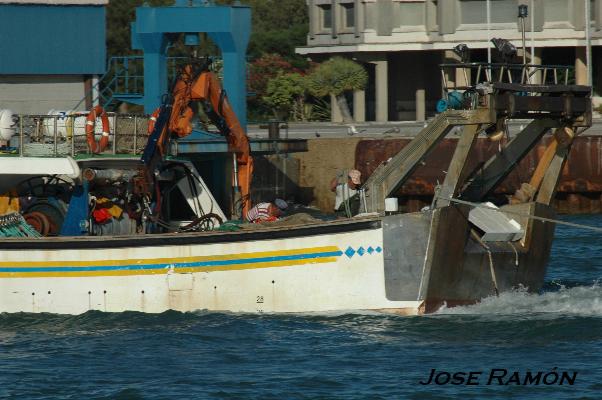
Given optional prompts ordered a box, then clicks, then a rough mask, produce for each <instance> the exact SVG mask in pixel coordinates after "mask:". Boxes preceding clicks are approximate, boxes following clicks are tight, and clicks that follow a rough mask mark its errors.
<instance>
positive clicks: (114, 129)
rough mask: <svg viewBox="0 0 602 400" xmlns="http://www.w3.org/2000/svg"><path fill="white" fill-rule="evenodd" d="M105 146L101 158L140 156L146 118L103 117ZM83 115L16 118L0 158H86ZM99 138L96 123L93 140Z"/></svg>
mask: <svg viewBox="0 0 602 400" xmlns="http://www.w3.org/2000/svg"><path fill="white" fill-rule="evenodd" d="M107 114H108V117H109V125H110V129H109V130H110V132H109V145H108V147H107V148H106V149H105V150H104V151H103V152H102V153H101V155H130V156H136V155H140V154H142V152H143V150H144V147H145V146H146V142H147V139H148V134H147V132H148V121H149V116H148V115H139V114H116V113H107ZM86 117H87V113H85V112H74V113H69V114H65V113H58V114H52V115H18V116H16V119H17V121H16V124H15V135H14V136H13V137H12V138H11V140H10V141H9V142H8V143H7V145H6V146H3V147H2V148H1V149H0V154H3V155H18V156H22V157H64V156H72V157H77V156H83V155H90V154H91V151H90V148H89V145H88V139H87V136H86V121H87V119H86ZM101 136H102V124H101V123H100V120H97V122H96V126H95V131H94V139H95V140H96V141H97V142H98V141H99V140H100V138H101Z"/></svg>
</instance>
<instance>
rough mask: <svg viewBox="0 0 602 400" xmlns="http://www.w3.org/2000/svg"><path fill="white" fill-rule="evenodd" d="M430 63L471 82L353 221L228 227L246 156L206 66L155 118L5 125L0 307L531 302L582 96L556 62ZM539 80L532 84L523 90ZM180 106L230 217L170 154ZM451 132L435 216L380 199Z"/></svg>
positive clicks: (286, 308)
mask: <svg viewBox="0 0 602 400" xmlns="http://www.w3.org/2000/svg"><path fill="white" fill-rule="evenodd" d="M441 68H442V71H444V70H446V69H452V70H454V71H456V70H457V71H471V74H470V75H469V76H471V77H472V78H471V79H470V80H468V81H469V83H468V84H467V85H466V86H464V87H461V86H456V85H451V84H450V85H448V84H447V82H445V80H444V88H443V89H444V90H443V92H444V94H445V97H444V99H442V102H441V104H440V105H439V106H440V108H441V109H440V111H441V112H440V113H439V114H438V115H437V116H436V117H435V118H434V119H433V120H432V121H430V123H429V124H428V125H427V126H426V127H425V128H424V129H423V130H422V131H421V132H420V133H419V134H418V135H416V137H415V138H414V139H413V141H412V142H411V143H410V144H408V145H407V146H406V147H404V148H403V149H402V150H401V151H400V152H399V153H398V154H397V155H395V156H394V157H392V158H391V159H389V160H388V161H387V162H385V163H383V164H382V165H381V166H379V167H378V168H377V169H376V171H375V172H374V173H373V174H372V175H371V176H370V177H369V178H368V180H367V181H366V182H365V184H364V185H363V186H362V188H361V190H360V194H361V207H360V208H361V213H360V214H359V215H357V216H354V217H351V218H342V219H330V220H321V219H311V220H309V219H304V220H297V221H296V220H294V219H288V220H286V218H285V219H283V221H284V222H288V223H282V222H281V221H279V222H275V223H266V224H261V225H260V226H254V225H252V224H246V225H245V224H234V223H232V221H231V220H229V219H228V217H230V219H233V218H232V216H233V217H234V219H239V218H240V217H241V216H242V215H243V214H241V211H242V210H240V208H242V207H244V208H248V207H249V205H250V204H249V200H248V199H249V193H250V191H252V179H251V176H252V166H253V163H252V155H251V153H250V146H249V143H248V138H247V137H246V135H244V131H242V133H241V128H240V126H239V125H237V120H236V116H235V115H233V113H231V110H230V108H229V106H228V104H227V98H226V97H225V96H223V95H222V94H221V89H219V88H216V86H215V85H217V82H216V81H214V80H213V78H212V77H210V76H208V75H205V71H195V70H193V69H190V68H189V69H187V70H185V73H186V74H187V75H186V76H185V77H184V78H181V79H180V81H179V82H180V84H179V85H180V86H178V85H176V88H175V89H174V99H173V101H171V102H169V103H167V104H164V105H163V106H162V107H161V108H160V109H159V110H158V111H157V113H156V114H155V115H153V116H151V117H150V118H148V117H147V118H143V117H132V116H122V115H121V116H120V115H115V116H112V117H111V116H107V115H106V113H104V111H103V110H101V109H97V110H93V111H92V112H90V113H85V114H83V115H77V114H70V115H67V116H57V115H51V116H24V115H21V116H17V117H16V118H15V120H16V125H14V126H11V127H8V128H7V127H5V129H6V130H8V129H13V130H14V131H15V136H14V138H16V139H13V140H11V142H10V143H11V144H13V143H15V146H13V147H6V148H5V151H6V153H7V154H4V155H3V156H2V157H0V165H1V166H2V168H1V169H0V171H1V172H0V173H1V174H2V179H1V182H2V183H1V190H0V191H1V192H3V193H6V194H5V195H4V196H3V200H2V204H3V208H4V210H3V211H4V214H5V216H4V217H2V219H1V220H0V231H1V232H2V233H3V236H5V237H4V238H3V239H2V241H1V242H0V312H33V313H39V312H48V313H67V314H79V313H84V312H86V311H89V310H101V311H107V312H121V311H126V310H131V311H140V312H162V311H165V310H169V309H172V310H179V311H194V310H211V311H232V312H250V313H255V312H270V313H272V312H273V313H279V312H299V313H301V312H330V311H348V310H375V311H382V312H389V313H397V314H403V315H416V314H423V313H431V312H434V311H436V310H437V309H438V308H439V307H441V306H442V305H447V306H454V305H460V304H470V303H474V302H477V301H479V300H480V299H482V298H484V297H487V296H492V295H496V294H498V293H500V292H503V291H508V290H513V289H515V288H517V287H524V288H527V289H528V290H530V291H538V290H539V289H540V288H541V286H542V284H543V280H544V276H545V273H546V264H547V261H548V258H549V255H550V248H551V244H552V240H553V235H554V223H551V222H547V221H548V220H549V219H552V218H553V217H554V210H553V208H552V207H551V205H550V203H551V201H552V199H553V196H554V192H555V188H556V185H557V183H558V179H559V176H560V173H561V171H562V168H563V166H564V163H565V161H566V159H567V156H568V154H569V151H570V147H571V143H572V140H573V138H574V137H575V135H578V134H579V133H580V132H581V131H583V130H584V129H586V128H587V127H589V126H590V125H591V99H590V93H591V89H590V87H586V86H579V85H569V84H568V82H565V81H559V79H562V78H559V77H562V76H564V75H563V74H562V72H563V71H564V70H565V69H564V67H557V66H535V65H518V66H517V65H506V64H479V63H457V64H453V65H452V64H449V65H442V66H441ZM536 74H538V75H539V76H540V82H539V83H531V82H532V77H533V76H535V75H536ZM444 76H445V74H444ZM541 76H543V78H541ZM567 76H568V75H567ZM201 77H203V78H202V79H204V80H202V79H201ZM513 77H514V78H515V79H514V81H513V80H512V78H513ZM517 77H518V78H517ZM200 81H202V82H204V83H203V85H206V84H209V85H210V86H211V85H213V87H214V89H212V90H211V91H209V95H207V94H203V93H205V92H203V91H196V90H195V88H196V89H198V86H197V85H198V84H199V82H200ZM178 93H179V94H181V93H187V95H188V96H189V98H187V99H182V98H179V97H178ZM190 93H192V95H190ZM195 93H196V94H195ZM191 101H203V102H204V103H208V104H209V105H210V107H209V108H210V109H209V114H211V112H213V113H215V115H213V118H212V120H214V123H215V125H216V126H217V127H218V128H219V130H220V132H221V133H222V135H224V136H225V137H226V140H227V141H228V147H229V150H230V151H231V153H232V154H233V155H234V157H233V166H232V170H231V177H232V182H233V186H234V189H235V191H234V193H235V194H234V195H233V196H232V197H233V200H232V202H231V204H230V210H227V211H226V212H224V211H223V210H222V208H221V207H220V205H218V203H217V202H216V200H215V197H214V196H213V194H212V188H210V187H209V186H208V185H207V184H205V181H204V180H203V178H202V176H201V174H200V173H199V171H198V170H197V168H196V167H195V165H194V163H193V162H192V161H191V159H190V158H188V157H186V156H184V155H182V154H179V153H178V148H179V146H178V143H179V141H181V140H182V139H183V138H184V137H185V136H186V135H187V134H188V133H189V130H188V129H189V123H190V117H191V116H190V114H191V113H190V112H189V111H188V109H189V108H188V107H189V103H190V102H191ZM111 118H112V119H113V124H112V127H111V124H108V123H107V122H106V121H108V120H110V119H111ZM514 118H520V119H527V120H529V122H528V123H527V124H526V127H525V128H524V129H523V130H522V131H520V132H519V133H518V134H516V135H514V136H513V137H511V138H510V139H509V140H508V141H506V142H504V141H501V142H500V151H499V152H498V153H497V154H496V155H494V156H493V157H492V158H491V159H490V160H488V161H487V162H486V163H485V164H483V165H479V166H477V167H476V168H474V167H470V165H471V163H470V162H469V159H470V154H471V149H472V148H473V146H474V143H475V141H476V138H477V136H479V135H487V136H488V137H489V138H490V139H491V140H499V139H501V138H502V137H504V136H506V135H507V132H506V131H505V128H504V127H505V124H506V122H507V121H508V120H509V119H514ZM97 119H100V120H101V122H102V124H100V123H96V121H97ZM149 124H150V127H149ZM101 125H102V127H101ZM78 126H79V128H78ZM78 129H79V130H78ZM82 129H84V130H85V134H80V133H81V130H82ZM78 132H80V133H78ZM147 132H148V133H147ZM450 132H456V133H458V135H459V138H458V141H457V146H456V149H455V151H454V154H453V157H452V160H451V162H450V165H449V168H448V169H447V174H446V177H445V180H444V182H443V183H441V185H440V186H439V187H438V190H437V195H436V196H435V198H434V200H433V203H432V205H431V206H430V207H426V208H425V209H423V210H421V211H420V212H414V213H402V212H399V211H398V210H397V207H396V203H395V201H393V202H392V201H391V200H390V199H391V197H392V196H393V195H394V194H395V192H396V191H397V190H398V189H399V188H400V187H401V186H402V185H403V184H404V182H406V181H407V179H408V178H409V177H410V176H411V175H412V173H413V172H414V170H415V169H416V168H417V167H418V165H420V164H421V163H424V162H425V160H426V161H427V162H428V155H429V153H430V152H431V150H433V149H434V148H435V147H436V145H437V144H438V143H439V142H440V141H441V140H442V139H443V138H444V137H445V136H446V135H447V134H449V133H450ZM550 132H551V133H552V140H551V141H550V144H549V145H548V147H547V149H546V151H545V153H544V155H543V156H542V157H541V160H540V162H539V165H538V166H537V168H536V169H535V171H534V173H533V176H532V177H531V179H530V180H529V181H528V182H524V183H523V185H522V186H521V187H520V188H517V192H516V194H515V195H514V196H512V197H511V198H509V199H508V198H505V199H503V200H502V201H500V199H497V198H495V196H492V194H493V193H494V191H495V189H496V187H497V186H498V185H499V184H500V183H501V182H502V181H503V179H504V178H505V177H506V176H507V175H508V174H509V173H510V172H511V171H512V170H513V168H515V167H516V165H517V163H518V162H519V161H520V160H521V159H522V158H523V157H524V156H525V155H526V154H527V153H528V152H529V151H530V150H531V149H532V148H533V147H534V146H535V145H536V144H537V143H538V142H539V141H540V140H541V138H542V137H543V136H544V135H545V134H547V133H550ZM97 139H100V140H98V141H97ZM502 143H503V144H502ZM124 148H126V150H127V151H124V150H123V149H124ZM487 201H493V202H489V203H488V202H487ZM17 203H18V204H17ZM389 205H391V206H390V207H389ZM240 206H242V207H240ZM285 220H286V221H285Z"/></svg>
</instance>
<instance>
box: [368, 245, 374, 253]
mask: <svg viewBox="0 0 602 400" xmlns="http://www.w3.org/2000/svg"><path fill="white" fill-rule="evenodd" d="M372 253H374V249H373V248H372V246H370V247H368V254H372Z"/></svg>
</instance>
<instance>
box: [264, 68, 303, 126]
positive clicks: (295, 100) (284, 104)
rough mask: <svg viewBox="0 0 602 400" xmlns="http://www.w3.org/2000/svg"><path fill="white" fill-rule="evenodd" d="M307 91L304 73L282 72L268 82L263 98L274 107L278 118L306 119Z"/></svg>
mask: <svg viewBox="0 0 602 400" xmlns="http://www.w3.org/2000/svg"><path fill="white" fill-rule="evenodd" d="M306 92H307V83H306V79H305V77H304V76H303V75H301V74H299V73H296V72H292V73H288V74H280V75H278V76H277V77H275V78H273V79H271V80H270V81H269V82H268V87H267V93H266V95H265V96H264V97H263V100H264V101H265V102H266V103H267V104H268V105H269V106H271V107H272V109H273V110H274V114H275V116H276V117H277V118H279V119H288V118H287V117H290V118H291V119H292V120H293V121H304V120H305V95H306Z"/></svg>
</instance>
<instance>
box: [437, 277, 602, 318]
mask: <svg viewBox="0 0 602 400" xmlns="http://www.w3.org/2000/svg"><path fill="white" fill-rule="evenodd" d="M436 314H445V315H453V314H487V315H500V314H501V315H517V314H518V315H542V314H544V315H546V314H547V315H548V316H549V315H550V314H552V315H555V316H558V317H562V316H582V317H602V286H600V284H599V283H597V282H596V283H594V284H593V285H591V286H575V287H564V286H562V285H560V286H559V289H558V290H555V291H547V292H544V293H542V294H533V293H529V292H527V291H526V290H515V291H511V292H505V293H501V294H500V295H499V296H498V297H488V298H486V299H483V300H482V301H481V302H480V303H478V304H474V305H470V306H461V307H452V308H448V307H443V308H441V309H440V310H438V311H437V313H436Z"/></svg>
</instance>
